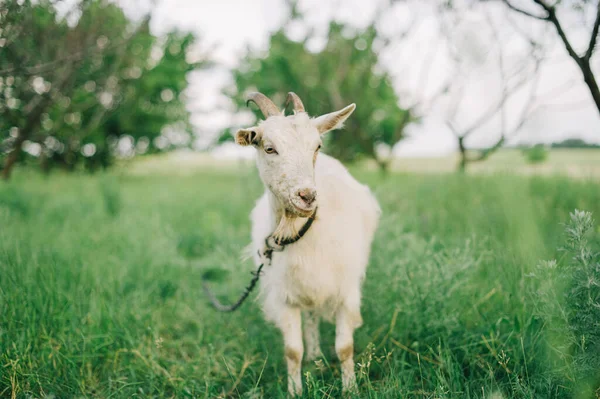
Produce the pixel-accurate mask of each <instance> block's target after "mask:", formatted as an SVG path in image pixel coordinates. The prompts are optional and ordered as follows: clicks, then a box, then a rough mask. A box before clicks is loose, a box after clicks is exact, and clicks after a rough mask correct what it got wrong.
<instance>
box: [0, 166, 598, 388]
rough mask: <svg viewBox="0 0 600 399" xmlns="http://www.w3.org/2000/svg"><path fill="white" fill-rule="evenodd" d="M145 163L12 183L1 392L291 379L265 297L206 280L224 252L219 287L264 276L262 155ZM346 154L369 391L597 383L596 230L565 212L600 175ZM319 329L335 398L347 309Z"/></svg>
mask: <svg viewBox="0 0 600 399" xmlns="http://www.w3.org/2000/svg"><path fill="white" fill-rule="evenodd" d="M134 171H137V172H139V171H138V170H136V169H135V168H121V169H117V170H114V171H111V172H109V173H104V174H96V175H85V174H71V175H62V174H59V173H55V174H53V175H51V176H49V177H45V176H42V175H39V174H36V173H33V172H28V171H23V170H18V171H17V173H16V174H15V176H14V179H13V180H12V181H10V182H8V183H2V184H0V397H7V398H34V397H35V398H40V397H53V398H71V397H74V398H75V397H76V398H79V397H85V398H134V397H139V398H186V397H189V398H229V397H235V398H237V397H242V398H278V397H285V392H286V387H285V376H286V374H285V362H284V360H283V348H282V345H281V342H280V341H281V338H280V336H279V333H278V331H277V330H276V329H275V327H273V326H272V325H270V324H268V323H266V322H265V321H263V319H262V315H261V313H260V310H259V308H258V306H257V303H255V302H254V301H249V302H247V303H246V304H244V306H243V307H242V308H241V309H240V310H238V311H237V312H235V313H233V314H221V313H217V312H215V311H214V310H213V309H212V308H210V307H209V306H208V305H207V301H206V298H205V297H204V295H203V292H202V289H201V279H202V276H203V273H205V272H206V271H207V270H215V269H219V270H221V274H222V276H221V278H220V279H219V280H218V281H215V282H213V283H212V284H213V287H214V289H215V290H217V292H218V293H219V295H220V296H221V297H222V298H223V299H225V298H229V300H230V301H233V300H234V299H235V298H236V297H237V295H238V294H239V293H240V292H241V290H242V289H243V287H245V285H246V284H247V282H248V281H249V279H250V277H251V276H250V271H251V270H253V265H252V264H251V262H250V261H242V260H241V259H240V256H241V253H242V250H243V248H244V247H245V246H246V245H247V244H248V243H249V232H250V225H249V218H248V214H249V211H250V210H251V209H252V207H253V205H254V202H255V200H256V199H257V198H258V196H259V195H260V193H261V192H262V186H261V184H260V181H259V179H258V176H257V174H256V172H255V171H254V169H253V168H251V167H242V166H240V167H237V166H236V165H233V166H231V167H230V168H221V169H220V168H217V167H211V166H210V165H209V166H205V167H203V168H199V169H197V170H194V171H193V172H190V173H185V174H183V173H175V172H173V173H162V174H156V173H137V172H136V173H133V172H134ZM353 173H354V174H355V175H356V176H357V178H358V179H359V180H360V181H362V182H364V183H368V184H369V185H370V186H371V187H372V189H373V191H374V192H375V194H376V196H377V197H378V199H379V201H380V203H381V205H382V208H383V213H384V217H383V219H382V222H381V225H380V228H379V230H378V232H377V236H376V239H375V243H374V247H373V251H372V256H371V263H370V266H369V270H368V275H367V279H366V282H365V285H364V300H363V307H362V309H363V318H364V325H363V327H361V328H360V329H359V330H357V331H356V333H355V339H356V346H355V353H356V361H357V366H356V369H357V376H358V380H359V389H360V394H359V395H358V397H364V398H592V397H599V396H600V391H598V390H597V389H598V387H599V386H600V378H599V377H600V373H599V372H598V370H600V364H599V363H598V362H597V359H600V351H599V350H598V349H600V337H599V336H598V334H599V333H598V331H600V327H599V326H598V322H597V320H598V319H594V317H595V316H594V315H597V314H598V313H594V311H595V310H594V306H596V305H598V306H600V305H599V304H600V298H599V297H593V295H592V296H590V295H591V294H590V293H598V290H600V289H597V287H600V282H599V281H598V280H594V279H595V278H596V277H600V266H596V269H593V267H594V266H593V265H594V262H596V260H594V258H593V256H594V255H593V251H594V250H597V249H598V244H599V240H598V236H599V233H600V230H599V229H598V227H597V225H592V223H591V222H590V220H589V219H588V218H587V216H585V215H582V214H577V215H575V216H573V217H571V216H570V214H571V213H572V212H574V210H575V209H580V210H586V211H590V212H591V213H592V214H593V216H594V217H595V218H596V219H598V218H600V187H599V183H598V181H597V180H592V179H590V178H582V179H576V180H575V179H572V178H568V177H562V176H557V175H552V176H543V177H542V176H518V175H516V174H514V173H498V172H494V173H486V174H481V175H475V174H468V175H458V174H444V173H428V174H407V173H392V174H390V175H389V176H388V177H387V178H383V177H382V176H380V175H379V174H378V173H377V172H375V171H370V170H367V169H358V168H357V169H353ZM572 218H574V219H575V220H574V221H572ZM569 226H570V227H569ZM592 226H593V227H592ZM567 227H568V228H570V229H571V230H567ZM584 230H592V231H590V232H589V234H588V236H589V241H588V242H586V241H585V239H584V238H583V236H584ZM578 237H579V238H578ZM565 247H567V248H570V249H571V251H568V250H565V249H564V248H565ZM586 248H587V249H590V251H589V253H588V252H585V249H586ZM573 252H575V253H576V254H578V256H579V258H581V257H582V256H583V255H585V254H587V255H586V256H587V257H583V258H581V259H579V258H576V259H573ZM582 254H583V255H582ZM582 259H583V260H582ZM552 260H556V262H553V261H552ZM594 270H596V271H597V274H594ZM586 289H587V291H586ZM594 290H595V291H594ZM582 295H587V297H585V298H587V299H586V300H585V301H584V300H580V299H581V298H582ZM254 297H255V296H254V295H253V296H252V297H251V298H254ZM595 300H598V302H597V303H596V302H594V301H595ZM586 306H587V307H586ZM586 312H587V313H586ZM599 312H600V311H599ZM578 315H579V316H578ZM581 315H584V316H585V317H583V316H581ZM321 331H322V338H323V350H324V354H325V358H324V359H323V360H322V361H318V362H316V363H314V364H307V365H305V367H304V371H305V375H304V383H305V387H304V388H305V389H304V397H306V398H337V397H340V395H341V383H340V375H339V368H338V366H339V364H338V362H337V359H336V356H335V350H334V347H333V342H334V341H333V338H334V329H333V326H332V325H329V324H323V325H322V327H321ZM582 337H583V341H584V342H581V339H582ZM595 362H596V363H595Z"/></svg>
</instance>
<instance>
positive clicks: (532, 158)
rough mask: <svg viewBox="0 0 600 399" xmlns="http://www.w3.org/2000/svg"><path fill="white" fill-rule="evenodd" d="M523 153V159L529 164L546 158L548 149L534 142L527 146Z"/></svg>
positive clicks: (540, 161)
mask: <svg viewBox="0 0 600 399" xmlns="http://www.w3.org/2000/svg"><path fill="white" fill-rule="evenodd" d="M523 153H524V155H525V160H526V161H527V162H528V163H531V164H536V163H542V162H544V161H545V160H546V159H548V150H547V149H546V147H545V146H544V145H543V144H536V145H534V146H533V147H530V148H527V149H525V150H524V151H523Z"/></svg>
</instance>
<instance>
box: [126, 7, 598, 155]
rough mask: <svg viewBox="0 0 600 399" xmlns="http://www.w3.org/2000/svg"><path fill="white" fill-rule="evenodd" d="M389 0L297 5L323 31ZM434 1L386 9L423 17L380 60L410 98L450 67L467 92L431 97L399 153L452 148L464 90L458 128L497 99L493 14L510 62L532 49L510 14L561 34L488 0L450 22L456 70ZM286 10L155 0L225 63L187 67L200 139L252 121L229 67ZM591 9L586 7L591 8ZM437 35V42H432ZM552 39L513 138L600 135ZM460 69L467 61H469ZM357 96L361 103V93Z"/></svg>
mask: <svg viewBox="0 0 600 399" xmlns="http://www.w3.org/2000/svg"><path fill="white" fill-rule="evenodd" d="M120 3H121V4H122V5H123V7H124V8H125V10H126V11H127V13H128V14H129V15H130V16H131V17H137V16H139V15H141V14H142V13H143V12H144V10H147V9H148V6H149V5H148V2H147V0H121V1H120ZM458 3H460V2H458ZM522 3H523V4H525V5H527V3H528V1H527V0H524V1H523V2H522ZM382 4H387V2H386V1H385V0H369V1H367V0H301V1H300V2H299V7H300V9H301V11H303V12H304V13H305V14H306V17H307V21H308V24H309V25H310V26H312V27H314V28H315V29H316V31H317V32H324V29H325V28H326V26H327V24H328V21H329V20H330V19H332V18H334V19H336V20H338V21H342V22H345V23H348V24H350V25H352V26H356V27H357V28H361V27H364V26H366V25H367V24H369V22H370V21H371V20H372V19H373V18H374V16H375V13H376V11H377V8H378V6H380V5H382ZM432 4H433V2H429V1H422V0H421V1H410V0H406V1H403V2H398V3H397V4H396V5H395V6H394V8H393V9H391V10H388V11H387V12H386V13H385V14H384V16H383V18H382V19H381V23H380V25H379V28H380V30H381V32H382V33H383V34H384V35H385V36H389V37H398V35H399V34H400V32H402V31H403V30H404V29H406V27H408V26H409V25H410V24H411V22H414V21H418V22H419V23H418V25H415V26H414V27H413V29H412V30H411V32H413V34H411V35H410V36H409V37H408V38H407V39H405V40H402V41H399V42H398V43H397V44H395V45H392V46H390V47H387V48H386V49H385V50H383V51H382V52H381V54H380V55H381V58H382V65H383V67H384V68H386V69H387V70H388V71H389V72H390V73H391V74H392V76H394V87H396V89H397V91H398V92H399V93H400V95H401V99H402V103H403V105H410V104H415V103H418V104H426V103H427V102H426V101H425V100H426V99H427V98H428V97H429V96H430V95H431V93H433V92H435V91H436V88H438V87H439V86H440V85H441V83H443V81H444V80H445V78H446V77H447V76H448V75H449V74H451V75H452V76H462V78H457V79H463V81H464V82H466V83H465V84H466V88H465V92H464V94H463V96H462V97H460V96H457V95H454V94H451V95H448V96H446V97H445V98H444V99H442V100H440V101H437V102H436V103H434V105H433V106H431V107H429V106H428V107H427V111H428V112H426V114H425V118H424V119H423V122H422V123H421V124H419V125H413V126H411V127H410V129H409V132H408V133H409V137H408V138H406V139H405V140H403V141H402V142H401V143H400V144H399V145H397V147H396V148H395V153H396V154H398V155H400V156H425V155H441V154H445V153H448V152H451V151H454V150H455V149H456V139H455V138H454V136H453V134H452V133H451V131H450V130H449V129H448V128H447V127H446V125H445V123H444V122H445V121H446V119H448V114H449V109H450V108H451V107H452V106H453V105H455V104H456V102H457V100H458V98H462V101H461V102H460V107H459V110H458V112H457V113H456V116H455V117H454V118H452V120H453V123H454V125H456V126H458V127H459V128H461V127H466V126H468V125H469V124H470V123H471V122H472V121H473V120H474V119H476V118H477V117H478V116H479V115H481V113H482V112H483V111H484V110H486V109H488V107H490V106H491V105H492V104H495V103H496V102H497V101H499V93H500V90H501V83H500V82H501V80H500V79H499V76H500V75H499V70H498V62H497V58H496V56H495V55H494V54H490V55H489V57H488V59H487V61H485V62H478V60H481V59H482V58H481V57H482V54H484V53H485V49H486V48H489V47H490V39H491V37H492V36H491V33H490V32H491V30H490V29H489V26H490V21H491V25H492V26H496V27H497V30H498V32H499V36H500V37H501V40H502V43H503V45H504V46H505V47H504V48H505V59H506V64H507V65H508V66H507V68H508V67H510V66H511V65H512V66H515V65H518V64H519V63H520V62H521V60H522V59H523V58H524V57H525V55H526V54H524V52H526V51H529V50H528V49H527V48H526V47H525V46H524V45H523V40H522V36H520V35H518V34H515V33H514V32H515V31H514V30H513V29H512V28H511V27H510V26H511V25H510V24H509V23H508V22H507V19H506V16H507V15H509V16H510V17H511V19H512V20H513V21H514V22H515V24H516V25H517V26H518V27H519V28H520V29H522V30H524V31H526V32H527V33H528V34H531V35H533V36H534V37H537V38H540V37H541V36H542V35H544V33H545V35H544V37H545V38H555V37H556V33H555V31H554V30H553V29H552V27H546V25H544V24H543V23H542V22H537V21H533V20H531V19H528V18H521V17H520V16H518V15H516V14H514V13H506V9H505V8H504V7H503V6H502V5H500V4H496V3H493V4H488V3H486V4H485V5H483V6H481V7H480V10H479V11H477V12H468V11H461V13H460V15H461V17H462V21H461V22H459V23H458V22H450V23H449V25H448V26H450V27H451V29H450V31H451V34H452V36H453V37H455V38H456V39H455V41H454V43H455V44H456V46H457V49H458V50H457V51H458V52H459V53H460V54H462V55H463V57H462V58H463V59H466V60H467V61H470V62H471V63H470V64H469V65H471V66H472V68H473V69H472V72H469V73H468V74H466V73H465V74H464V75H456V71H455V70H453V69H452V68H453V65H455V64H454V63H453V62H452V61H450V59H449V58H448V53H447V51H445V50H444V46H443V44H442V45H441V46H439V43H441V42H440V40H439V29H438V27H439V24H438V21H439V19H438V16H437V14H434V13H433V9H432V7H430V6H431V5H432ZM528 9H531V10H532V11H535V10H536V9H535V7H530V8H528ZM482 10H484V11H486V12H487V13H488V15H489V18H490V19H489V20H487V19H485V17H484V16H485V13H483V12H482ZM286 16H287V8H286V5H285V2H284V1H283V0H252V1H250V0H218V1H213V0H157V1H156V4H155V7H154V8H153V20H152V29H153V31H154V32H155V33H156V34H161V33H164V32H166V31H168V30H170V29H173V28H178V29H181V30H185V31H191V32H193V33H194V34H196V35H197V36H198V37H199V38H200V41H199V47H200V50H201V51H210V52H211V57H212V59H214V60H216V61H217V62H219V63H220V64H222V65H223V67H221V68H216V69H212V70H208V71H201V72H197V73H193V74H192V75H191V76H190V77H189V82H190V85H189V89H188V93H187V94H188V96H189V98H190V101H189V104H188V107H189V109H190V111H191V112H192V123H193V124H194V126H195V127H196V129H197V133H198V136H199V138H200V139H199V143H200V144H202V143H206V142H207V141H208V140H209V139H210V137H212V136H213V135H214V134H215V132H217V131H219V130H220V129H224V128H227V127H237V126H239V125H241V124H243V123H249V122H248V121H246V120H245V119H247V118H240V117H239V116H238V117H235V116H233V115H232V114H231V113H230V112H229V111H227V109H228V107H229V105H230V103H229V101H228V99H227V98H226V97H224V96H223V95H222V94H221V92H220V91H221V89H222V87H223V86H224V85H225V84H227V83H228V82H229V81H230V80H229V75H228V73H227V67H231V66H235V65H236V64H237V63H238V61H239V59H240V58H241V57H242V56H243V55H244V53H245V49H246V48H247V47H248V46H250V47H252V48H255V49H262V50H265V51H266V50H268V49H267V43H268V37H269V33H270V32H273V31H274V30H277V29H278V28H279V26H281V24H282V23H283V22H284V21H285V18H286ZM586 16H587V17H589V14H588V15H586ZM561 17H562V18H564V19H565V21H566V26H567V28H568V29H569V30H568V34H569V35H570V36H571V38H572V40H573V41H574V42H575V43H576V45H577V46H582V45H583V44H584V43H585V42H586V41H587V40H588V38H589V33H587V30H586V29H585V25H586V24H585V22H586V21H580V20H578V19H577V15H575V14H574V13H573V14H569V13H563V14H561ZM588 19H589V18H588ZM587 22H589V21H587ZM544 29H546V30H545V31H544ZM305 30H306V29H305V28H303V27H299V26H291V27H288V32H289V34H290V35H291V36H296V37H302V35H303V32H304V31H305ZM323 44H324V40H323V39H322V38H321V39H319V38H316V39H315V40H313V41H312V42H311V43H310V47H311V49H314V50H318V49H319V47H320V46H322V45H323ZM436 45H438V46H439V47H435V46H436ZM549 48H550V50H549V51H548V56H549V57H550V61H548V62H546V63H545V64H544V65H543V67H542V70H541V75H540V80H539V85H538V90H537V93H538V95H540V97H541V99H540V104H542V103H543V104H545V105H547V106H548V107H547V108H544V109H543V110H541V111H539V112H537V113H535V114H534V116H533V117H532V118H530V119H529V120H528V123H526V124H525V125H524V126H523V128H522V129H520V130H519V132H518V135H517V136H516V137H515V138H514V139H512V140H511V141H509V142H551V141H555V140H560V139H564V138H568V137H580V138H584V139H586V140H588V141H594V142H600V117H599V114H598V111H597V110H596V108H595V107H594V105H593V102H592V100H591V97H590V95H589V93H588V91H587V87H586V86H585V85H584V83H583V79H582V78H581V74H580V71H579V70H578V69H577V67H576V66H575V64H574V61H572V60H571V59H570V58H569V57H568V56H567V54H566V51H565V50H564V48H563V47H562V43H559V42H558V41H557V40H551V41H550V42H549ZM436 49H437V51H434V50H436ZM431 52H434V54H435V56H434V57H433V58H431V57H430V56H429V54H431ZM599 52H600V51H599ZM599 59H600V56H597V57H596V58H595V59H594V63H595V66H596V67H598V66H600V65H599V62H598V61H599ZM461 65H462V64H461ZM426 68H427V69H426ZM596 69H598V70H600V68H596ZM461 70H462V71H463V72H464V71H465V69H464V68H463V69H461ZM424 71H427V72H426V73H425V72H424ZM423 76H426V77H427V79H424V78H423ZM564 88H567V89H568V90H565V89H564ZM259 89H260V88H259ZM281 90H282V91H290V90H294V88H293V87H289V88H287V87H282V88H281ZM527 93H528V90H527V88H524V89H523V90H522V92H520V93H518V94H517V95H515V98H514V100H511V101H509V102H508V103H507V125H508V126H509V129H510V126H512V125H514V124H515V123H516V115H519V112H520V109H522V104H523V102H524V99H525V98H526V95H527ZM545 93H546V94H545ZM548 94H549V95H548ZM353 101H355V102H356V103H357V106H359V107H360V99H354V100H353ZM216 109H220V110H216ZM206 111H210V112H206ZM424 111H425V110H424ZM250 122H251V121H250ZM511 124H512V125H511ZM499 127H500V119H499V118H496V119H495V120H493V121H491V122H490V123H488V124H487V125H485V126H482V128H481V129H479V130H478V131H476V132H475V133H473V135H471V136H470V137H469V139H468V140H467V144H468V145H470V146H482V145H485V144H487V143H490V142H493V141H494V140H495V139H497V138H498V137H499V136H498V134H499V133H498V131H499V130H498V129H499Z"/></svg>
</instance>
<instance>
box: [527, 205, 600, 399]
mask: <svg viewBox="0 0 600 399" xmlns="http://www.w3.org/2000/svg"><path fill="white" fill-rule="evenodd" d="M593 228H594V220H593V219H592V214H591V213H589V212H584V211H579V210H575V212H573V213H571V214H570V221H569V223H568V224H567V225H566V228H565V231H566V245H565V247H564V248H561V251H564V252H565V253H566V254H568V255H571V256H566V257H565V258H564V260H563V261H556V260H551V261H547V262H543V263H542V264H541V265H540V266H538V268H537V270H536V272H535V275H534V277H535V279H536V280H537V284H538V289H537V290H536V291H535V292H534V297H533V302H534V303H536V308H537V309H536V313H537V315H538V316H540V317H541V318H543V319H544V321H545V323H546V327H547V331H548V334H547V344H548V348H549V349H550V350H549V354H550V359H549V361H550V363H551V364H552V365H553V369H554V371H555V372H557V373H558V374H559V375H558V377H559V378H564V381H563V383H564V384H565V385H567V386H569V385H571V384H572V388H573V390H574V391H575V392H576V397H593V395H594V393H595V394H596V395H598V394H600V376H599V375H598V370H600V254H599V253H598V252H594V250H593V249H592V244H591V242H590V236H591V235H592V233H593ZM569 382H571V384H569Z"/></svg>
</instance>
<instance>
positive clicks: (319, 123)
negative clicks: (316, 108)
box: [313, 103, 356, 134]
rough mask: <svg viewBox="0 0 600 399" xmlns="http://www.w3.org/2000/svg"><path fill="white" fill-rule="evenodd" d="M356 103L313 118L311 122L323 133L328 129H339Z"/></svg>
mask: <svg viewBox="0 0 600 399" xmlns="http://www.w3.org/2000/svg"><path fill="white" fill-rule="evenodd" d="M355 109H356V104H354V103H352V104H350V105H348V106H347V107H345V108H342V109H340V110H339V111H335V112H331V113H329V114H325V115H321V116H319V117H317V118H315V119H313V124H314V126H315V127H316V128H317V130H318V131H319V133H321V134H323V133H326V132H328V131H330V130H334V129H339V128H341V127H342V125H343V124H344V121H345V120H346V119H348V117H349V116H350V115H351V114H352V112H354V110H355Z"/></svg>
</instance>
